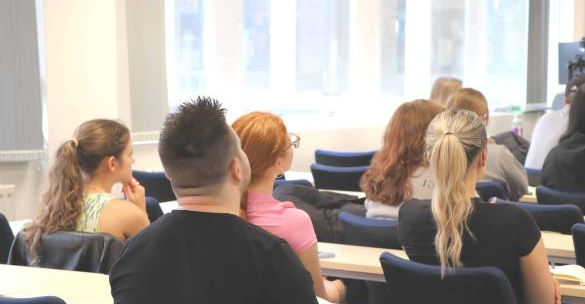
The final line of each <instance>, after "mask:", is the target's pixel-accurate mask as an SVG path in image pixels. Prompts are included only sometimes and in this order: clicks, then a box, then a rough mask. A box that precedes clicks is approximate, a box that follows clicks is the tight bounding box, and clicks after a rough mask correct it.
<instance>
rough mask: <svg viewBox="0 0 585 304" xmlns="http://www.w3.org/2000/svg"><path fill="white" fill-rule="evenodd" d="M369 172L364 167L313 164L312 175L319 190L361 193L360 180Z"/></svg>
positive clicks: (366, 167)
mask: <svg viewBox="0 0 585 304" xmlns="http://www.w3.org/2000/svg"><path fill="white" fill-rule="evenodd" d="M367 170H368V166H362V167H332V166H325V165H320V164H311V174H313V181H314V182H315V188H317V189H331V190H345V191H361V189H360V179H361V178H362V175H363V174H364V173H365V172H366V171H367Z"/></svg>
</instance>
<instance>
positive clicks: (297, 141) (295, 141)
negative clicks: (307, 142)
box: [288, 133, 301, 149]
mask: <svg viewBox="0 0 585 304" xmlns="http://www.w3.org/2000/svg"><path fill="white" fill-rule="evenodd" d="M288 136H289V138H290V145H291V146H292V147H293V148H295V149H298V148H299V146H300V145H301V137H300V136H298V135H296V134H295V133H288Z"/></svg>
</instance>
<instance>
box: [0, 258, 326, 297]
mask: <svg viewBox="0 0 585 304" xmlns="http://www.w3.org/2000/svg"><path fill="white" fill-rule="evenodd" d="M0 295H1V296H7V297H15V298H24V297H37V296H47V295H50V296H57V297H60V298H61V299H63V300H64V301H65V302H66V303H67V304H112V303H114V300H113V298H112V295H111V292H110V281H109V279H108V276H107V275H104V274H101V273H90V272H80V271H69V270H56V269H47V268H36V267H25V266H12V265H3V264H0ZM317 301H318V302H319V304H331V303H330V302H328V301H326V300H323V299H321V298H317Z"/></svg>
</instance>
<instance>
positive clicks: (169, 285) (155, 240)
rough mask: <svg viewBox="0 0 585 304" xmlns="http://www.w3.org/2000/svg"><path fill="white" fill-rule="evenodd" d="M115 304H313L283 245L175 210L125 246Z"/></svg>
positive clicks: (114, 279) (230, 219) (115, 277)
mask: <svg viewBox="0 0 585 304" xmlns="http://www.w3.org/2000/svg"><path fill="white" fill-rule="evenodd" d="M110 285H111V287H112V295H113V297H114V300H115V303H145V304H148V303H206V304H207V303H291V304H293V303H294V304H297V303H317V300H316V297H315V293H314V292H313V284H312V280H311V276H310V274H309V273H308V272H307V271H306V270H305V268H304V267H303V265H302V264H301V262H300V260H299V258H298V257H297V256H296V254H295V253H294V252H293V251H292V249H291V248H290V247H289V245H288V244H287V243H286V241H284V240H282V239H280V238H277V237H275V236H273V235H272V234H270V233H268V232H266V231H264V230H262V229H261V228H259V227H257V226H254V225H252V224H249V223H247V222H245V221H244V220H242V219H240V218H238V217H237V216H234V215H231V214H218V213H205V212H194V211H184V210H175V211H173V212H172V213H170V214H167V215H165V216H163V217H162V218H160V219H158V220H157V221H156V222H154V223H153V224H152V225H150V226H149V227H147V228H146V229H144V230H143V231H142V232H140V233H139V234H137V235H136V236H135V237H133V238H131V239H130V240H128V242H127V243H126V244H125V245H124V249H123V250H122V255H121V257H120V259H119V260H118V261H117V262H116V263H115V264H114V266H113V267H112V271H111V273H110Z"/></svg>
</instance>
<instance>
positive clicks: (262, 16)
mask: <svg viewBox="0 0 585 304" xmlns="http://www.w3.org/2000/svg"><path fill="white" fill-rule="evenodd" d="M242 17H243V20H242V23H243V24H242V61H243V64H244V68H243V70H244V74H245V75H244V79H245V86H246V87H247V88H248V89H267V88H269V86H270V77H269V76H270V74H269V71H270V66H269V65H270V1H269V0H244V1H243V13H242Z"/></svg>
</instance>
